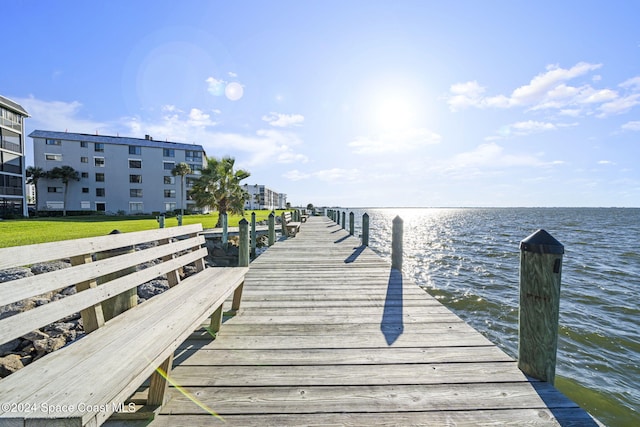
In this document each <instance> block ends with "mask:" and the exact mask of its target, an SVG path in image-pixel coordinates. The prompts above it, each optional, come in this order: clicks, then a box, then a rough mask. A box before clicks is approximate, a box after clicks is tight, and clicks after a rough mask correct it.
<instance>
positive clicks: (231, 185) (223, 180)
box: [191, 157, 250, 227]
mask: <svg viewBox="0 0 640 427" xmlns="http://www.w3.org/2000/svg"><path fill="white" fill-rule="evenodd" d="M234 164H235V159H234V158H233V157H223V158H222V159H217V158H215V157H211V158H208V159H207V166H206V167H205V168H204V169H202V175H200V178H198V179H197V180H196V182H195V183H194V184H193V188H192V189H191V196H192V197H193V199H194V200H195V202H196V205H197V206H198V207H200V208H204V207H206V206H210V207H213V208H215V209H216V210H217V211H218V213H219V214H220V216H219V217H218V223H217V224H216V227H220V226H221V224H222V223H221V218H222V214H226V213H228V212H230V213H235V214H244V203H245V201H246V200H247V199H248V197H249V194H248V193H247V192H246V191H245V190H244V189H243V188H242V186H241V185H240V181H242V180H243V179H246V178H248V177H249V176H250V173H249V172H247V171H245V170H243V169H238V170H235V171H234V170H233V166H234Z"/></svg>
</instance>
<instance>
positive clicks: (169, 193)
mask: <svg viewBox="0 0 640 427" xmlns="http://www.w3.org/2000/svg"><path fill="white" fill-rule="evenodd" d="M164 197H167V198H171V199H173V198H175V197H176V190H164Z"/></svg>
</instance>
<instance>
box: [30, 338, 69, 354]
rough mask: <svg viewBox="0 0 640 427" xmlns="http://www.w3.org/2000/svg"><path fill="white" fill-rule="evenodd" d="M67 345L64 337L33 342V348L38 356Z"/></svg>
mask: <svg viewBox="0 0 640 427" xmlns="http://www.w3.org/2000/svg"><path fill="white" fill-rule="evenodd" d="M66 343H67V340H66V339H65V338H64V337H55V338H46V339H42V340H37V341H34V342H33V348H34V349H35V350H36V351H37V352H38V355H42V354H47V353H51V352H52V351H56V350H58V349H60V348H62V347H64V345H65V344H66Z"/></svg>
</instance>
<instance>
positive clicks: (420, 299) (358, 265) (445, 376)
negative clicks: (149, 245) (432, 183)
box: [150, 217, 598, 427]
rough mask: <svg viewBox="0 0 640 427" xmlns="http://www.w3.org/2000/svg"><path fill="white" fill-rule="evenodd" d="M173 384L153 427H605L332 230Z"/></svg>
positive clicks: (274, 251)
mask: <svg viewBox="0 0 640 427" xmlns="http://www.w3.org/2000/svg"><path fill="white" fill-rule="evenodd" d="M172 380H173V381H174V384H178V385H180V389H178V388H176V387H171V388H170V390H169V394H170V399H169V401H168V402H167V404H166V405H165V406H164V407H163V408H162V409H161V411H160V414H159V415H158V416H156V418H155V420H154V421H153V422H152V423H151V424H150V425H151V426H153V427H159V426H169V425H171V426H175V425H185V426H186V425H189V426H198V425H217V424H220V425H223V424H224V425H243V426H252V425H256V426H257V425H260V426H265V425H274V426H275V425H277V426H287V425H345V426H355V425H360V426H363V425H366V426H370V425H381V426H398V425H478V424H482V425H512V426H521V425H526V426H560V425H562V426H571V425H575V426H590V425H598V423H597V422H596V421H595V420H593V419H592V418H591V417H590V416H589V415H588V414H587V413H586V412H585V411H583V410H582V409H580V408H579V406H578V405H577V404H575V403H574V402H572V401H571V400H569V399H568V398H567V397H565V396H564V395H563V394H562V393H560V392H559V391H558V390H556V389H555V388H554V387H553V386H552V385H550V384H547V383H543V382H537V381H533V380H530V379H528V378H527V377H526V376H525V375H523V374H522V372H521V371H520V370H519V369H518V368H517V364H516V362H515V361H514V360H513V359H512V358H511V357H509V356H508V355H507V354H505V353H504V352H503V351H502V350H500V349H499V348H497V347H496V346H495V345H493V344H492V343H491V342H490V341H489V340H488V339H487V338H485V337H484V336H483V335H482V334H480V333H479V332H477V331H475V330H474V329H473V328H472V327H470V326H469V325H468V324H466V323H465V322H463V321H462V320H461V319H460V318H459V317H458V316H456V315H455V314H453V313H452V312H451V311H449V310H448V309H446V308H445V307H443V306H442V305H441V304H440V303H439V302H438V301H437V300H436V299H435V298H433V297H432V296H430V295H429V294H427V293H426V292H425V291H424V290H422V289H420V288H419V287H418V286H416V285H415V284H414V283H413V282H412V281H410V280H408V279H407V278H406V277H403V276H402V274H400V273H399V272H397V271H394V270H391V267H390V265H389V264H388V263H387V262H385V261H384V260H383V259H382V258H380V257H379V256H378V255H377V254H375V253H374V252H373V251H371V250H370V249H369V248H366V247H362V246H361V245H360V241H359V239H357V238H355V237H353V236H349V235H348V233H347V232H346V231H345V230H343V229H342V228H341V226H338V225H336V224H335V223H333V222H331V221H330V220H329V219H327V218H321V217H310V218H309V219H308V221H307V222H306V223H304V224H302V227H301V230H300V232H299V233H298V234H297V236H296V237H295V238H291V239H287V240H284V241H279V242H277V243H276V244H275V245H274V246H272V247H270V248H269V249H268V250H267V251H266V252H264V253H263V254H261V255H260V256H259V257H258V258H257V259H256V260H254V261H253V262H252V263H251V266H250V270H249V273H248V274H247V276H246V280H245V285H244V295H243V301H242V306H241V309H240V310H239V311H238V312H237V313H236V314H235V316H231V317H228V318H226V320H225V322H224V324H223V326H222V329H221V331H220V333H219V334H218V335H217V336H216V337H215V339H214V338H213V337H212V335H211V334H210V333H209V332H208V331H207V330H206V329H205V328H201V329H199V330H197V331H195V332H194V333H193V334H192V335H191V336H190V337H189V339H188V340H187V341H185V342H184V343H182V344H181V345H180V347H179V348H178V350H177V351H176V353H175V355H174V371H173V373H172ZM212 414H215V415H216V416H212ZM220 418H223V419H224V421H222V420H221V419H220Z"/></svg>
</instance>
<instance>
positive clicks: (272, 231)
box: [269, 211, 276, 246]
mask: <svg viewBox="0 0 640 427" xmlns="http://www.w3.org/2000/svg"><path fill="white" fill-rule="evenodd" d="M275 242H276V213H275V212H273V211H271V213H270V214H269V246H273V244H274V243H275Z"/></svg>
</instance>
